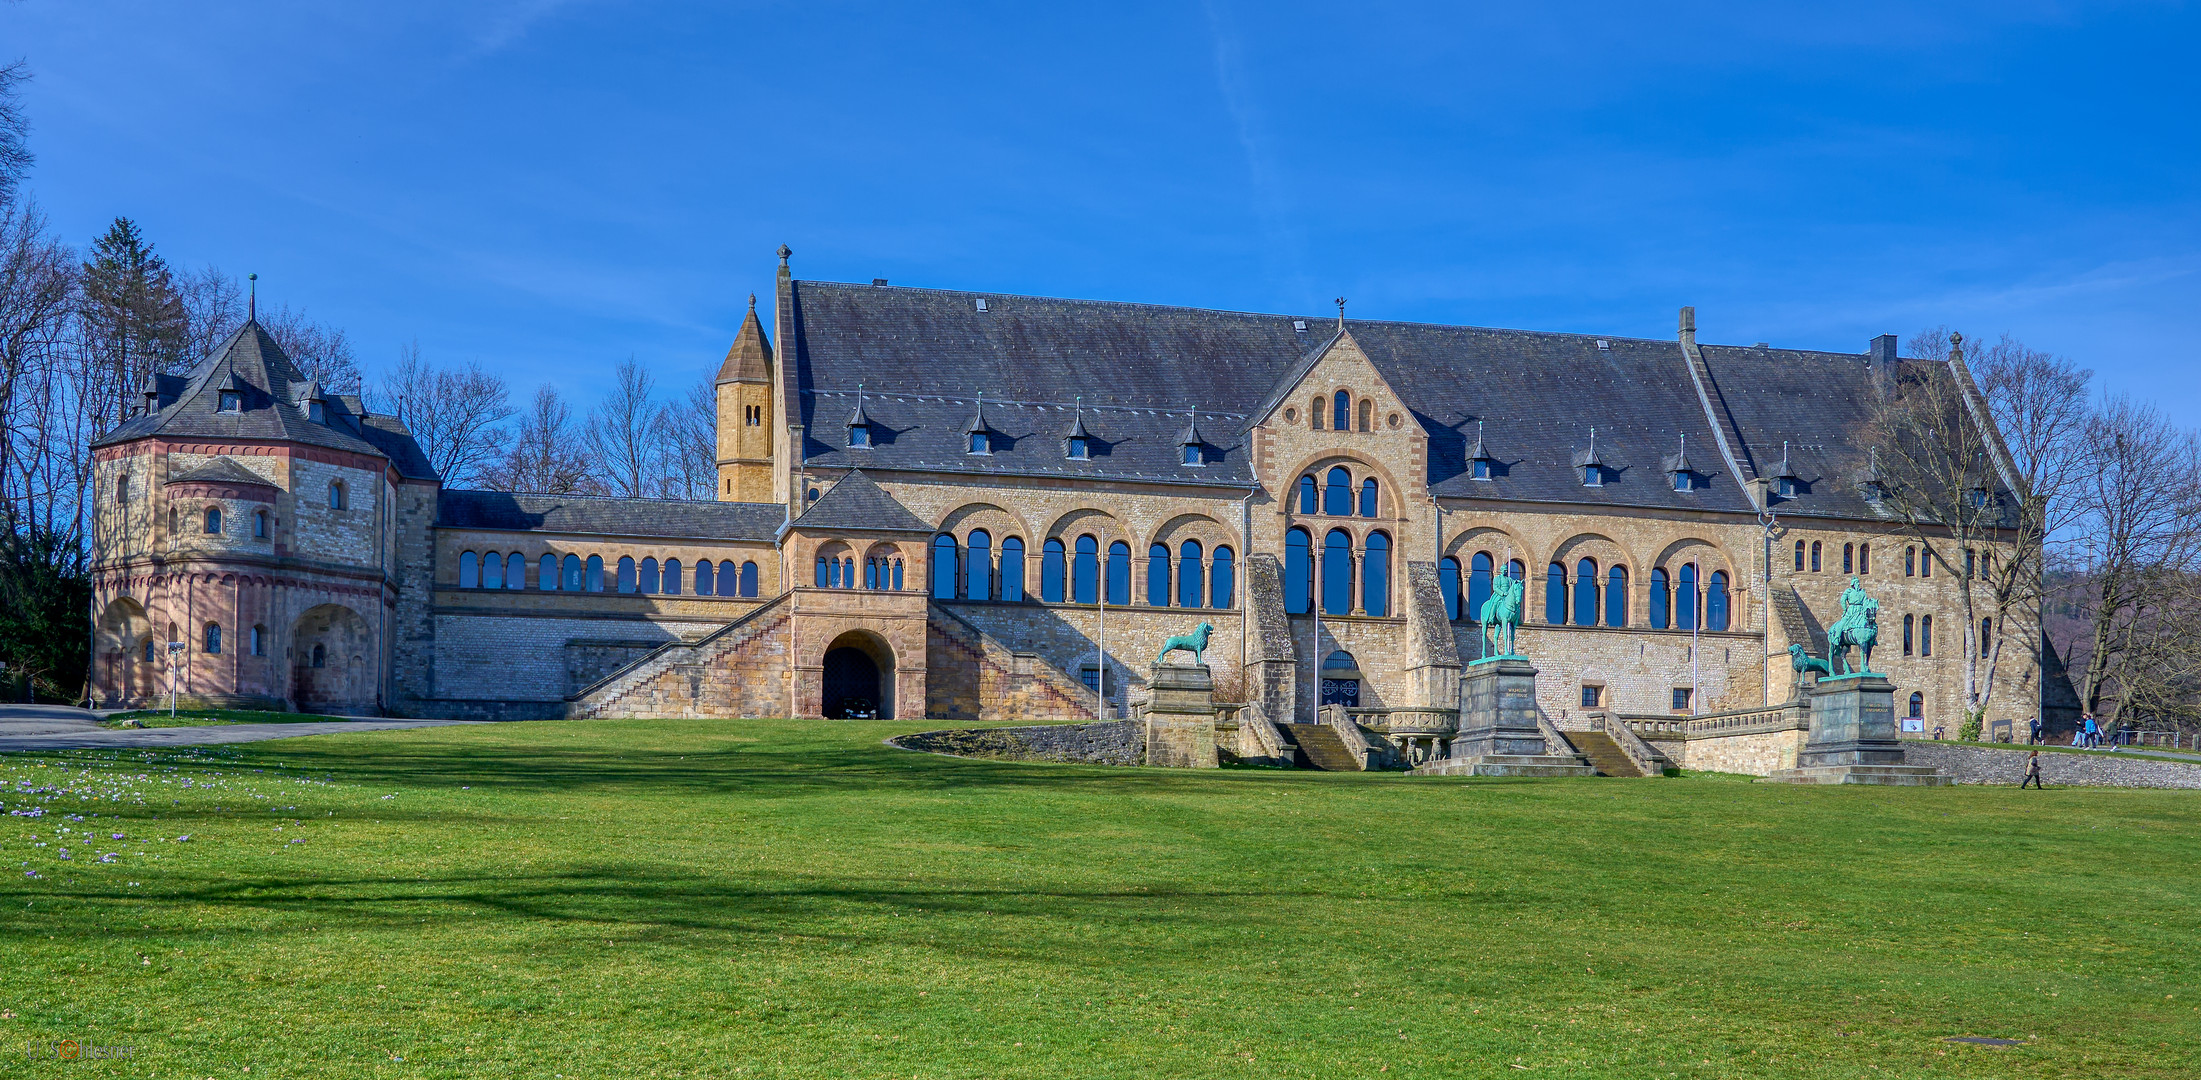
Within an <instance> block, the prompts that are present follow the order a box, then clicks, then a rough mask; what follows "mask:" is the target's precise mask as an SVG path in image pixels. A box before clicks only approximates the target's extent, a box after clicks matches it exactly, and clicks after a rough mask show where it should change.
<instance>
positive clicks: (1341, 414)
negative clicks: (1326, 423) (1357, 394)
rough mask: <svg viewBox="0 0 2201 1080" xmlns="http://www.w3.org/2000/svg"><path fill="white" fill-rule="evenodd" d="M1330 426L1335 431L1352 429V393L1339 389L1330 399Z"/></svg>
mask: <svg viewBox="0 0 2201 1080" xmlns="http://www.w3.org/2000/svg"><path fill="white" fill-rule="evenodd" d="M1330 427H1331V429H1333V430H1336V431H1351V430H1353V395H1351V394H1348V393H1346V392H1345V391H1343V390H1340V391H1338V392H1337V396H1335V397H1333V398H1331V399H1330Z"/></svg>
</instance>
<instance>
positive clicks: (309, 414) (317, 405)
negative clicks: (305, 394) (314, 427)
mask: <svg viewBox="0 0 2201 1080" xmlns="http://www.w3.org/2000/svg"><path fill="white" fill-rule="evenodd" d="M306 418H307V419H308V420H311V421H313V422H314V423H316V424H326V423H328V422H329V407H328V406H327V405H324V404H322V403H321V402H318V401H309V402H306Z"/></svg>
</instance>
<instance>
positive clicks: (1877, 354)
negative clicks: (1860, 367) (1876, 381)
mask: <svg viewBox="0 0 2201 1080" xmlns="http://www.w3.org/2000/svg"><path fill="white" fill-rule="evenodd" d="M1895 358H1896V348H1895V335H1894V334H1882V335H1880V336H1879V337H1876V338H1874V339H1872V344H1871V345H1869V346H1867V347H1866V349H1865V362H1866V363H1868V364H1872V365H1874V366H1876V367H1877V366H1881V365H1885V366H1888V367H1894V366H1895Z"/></svg>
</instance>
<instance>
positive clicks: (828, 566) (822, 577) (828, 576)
mask: <svg viewBox="0 0 2201 1080" xmlns="http://www.w3.org/2000/svg"><path fill="white" fill-rule="evenodd" d="M832 581H833V561H832V560H831V559H828V558H826V557H825V556H823V555H820V556H818V564H817V568H816V569H815V571H814V572H813V573H812V574H811V575H810V583H811V584H812V585H815V586H817V587H818V588H821V589H823V588H827V587H828V586H829V585H830V584H831V583H832Z"/></svg>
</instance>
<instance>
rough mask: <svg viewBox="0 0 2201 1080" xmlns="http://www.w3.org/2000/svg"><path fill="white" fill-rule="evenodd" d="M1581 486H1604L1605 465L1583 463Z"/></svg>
mask: <svg viewBox="0 0 2201 1080" xmlns="http://www.w3.org/2000/svg"><path fill="white" fill-rule="evenodd" d="M1582 486H1583V487H1604V486H1605V467H1604V466H1602V465H1584V466H1582Z"/></svg>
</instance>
